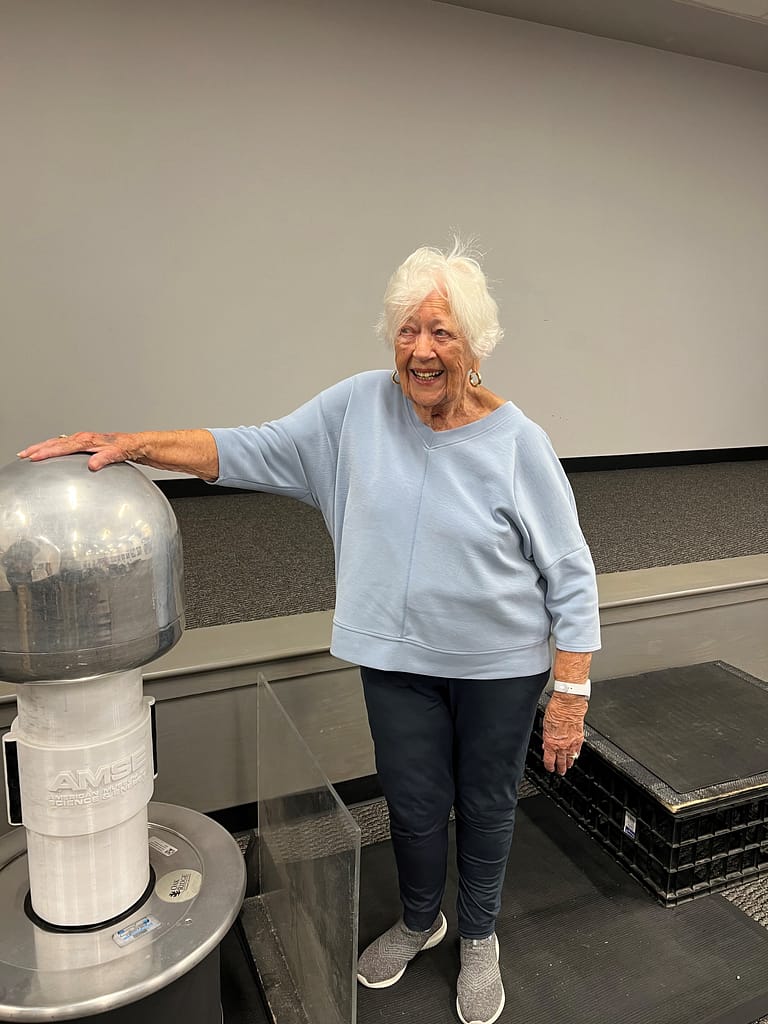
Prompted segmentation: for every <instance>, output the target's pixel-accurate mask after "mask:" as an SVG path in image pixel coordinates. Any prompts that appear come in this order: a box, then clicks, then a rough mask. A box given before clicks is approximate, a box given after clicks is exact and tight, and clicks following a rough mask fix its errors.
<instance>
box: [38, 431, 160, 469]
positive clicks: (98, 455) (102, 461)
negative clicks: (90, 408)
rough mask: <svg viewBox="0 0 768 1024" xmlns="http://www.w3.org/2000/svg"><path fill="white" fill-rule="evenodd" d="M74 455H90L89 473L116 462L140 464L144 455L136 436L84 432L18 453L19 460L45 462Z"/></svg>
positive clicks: (42, 442) (42, 443)
mask: <svg viewBox="0 0 768 1024" xmlns="http://www.w3.org/2000/svg"><path fill="white" fill-rule="evenodd" d="M75 452H91V453H92V457H91V458H90V459H89V460H88V469H91V470H94V471H96V470H98V469H103V468H104V467H105V466H109V465H110V464H111V463H113V462H139V461H141V451H140V447H139V439H138V435H137V434H94V433H89V432H87V431H81V432H80V433H78V434H61V435H60V436H59V437H50V438H48V440H47V441H39V442H38V443H37V444H32V445H30V446H29V447H28V448H25V449H24V450H23V451H21V452H19V453H18V457H19V458H20V459H29V461H30V462H42V461H43V460H44V459H53V458H56V457H57V456H59V455H72V454H74V453H75Z"/></svg>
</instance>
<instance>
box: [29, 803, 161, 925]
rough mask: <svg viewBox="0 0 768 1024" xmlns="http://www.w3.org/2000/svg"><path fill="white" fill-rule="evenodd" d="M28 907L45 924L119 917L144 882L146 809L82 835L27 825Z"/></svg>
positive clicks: (146, 872)
mask: <svg viewBox="0 0 768 1024" xmlns="http://www.w3.org/2000/svg"><path fill="white" fill-rule="evenodd" d="M27 857H28V861H29V891H30V896H31V900H32V909H33V910H34V912H35V913H36V914H37V915H38V917H41V918H42V919H43V920H44V921H47V922H48V923H49V924H55V925H59V926H62V925H63V926H67V927H72V926H76V925H80V926H87V925H91V924H98V923H100V922H101V921H111V920H112V919H113V918H116V917H119V916H120V915H121V914H123V913H124V912H125V911H126V910H128V908H129V907H132V906H133V905H134V903H136V902H137V901H138V900H139V899H140V898H141V896H142V894H143V893H144V892H145V891H146V888H147V886H148V885H149V855H148V849H147V809H146V807H144V808H142V810H141V811H139V813H138V814H136V815H134V816H133V817H132V818H130V819H129V820H128V821H123V822H121V823H120V824H119V825H114V826H113V827H112V828H107V829H104V831H102V832H95V833H94V834H93V835H84V836H44V835H39V834H38V833H36V832H31V831H30V830H29V829H27Z"/></svg>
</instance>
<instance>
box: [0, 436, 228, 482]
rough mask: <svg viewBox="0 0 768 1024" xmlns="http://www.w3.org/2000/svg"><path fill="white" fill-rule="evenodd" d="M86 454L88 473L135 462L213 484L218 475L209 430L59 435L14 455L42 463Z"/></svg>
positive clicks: (217, 462)
mask: <svg viewBox="0 0 768 1024" xmlns="http://www.w3.org/2000/svg"><path fill="white" fill-rule="evenodd" d="M75 452H90V453H91V457H90V459H89V460H88V469H91V470H97V469H103V468H104V467H105V466H109V465H110V463H112V462H138V463H139V465H141V466H151V467H152V468H153V469H166V470H169V471H170V472H172V473H190V474H191V475H192V476H199V477H200V478H201V480H208V481H209V482H211V483H212V482H213V481H215V480H216V479H217V477H218V475H219V451H218V448H217V447H216V441H215V440H214V438H213V434H211V432H210V431H209V430H203V429H195V430H144V431H141V433H138V434H93V433H89V432H88V431H83V432H81V433H79V434H62V435H61V436H60V437H50V438H49V439H48V440H47V441H40V442H39V443H38V444H32V445H30V446H29V448H25V449H24V451H22V452H19V453H18V457H19V458H20V459H29V461H30V462H42V461H43V459H53V458H55V457H56V456H57V455H74V453H75Z"/></svg>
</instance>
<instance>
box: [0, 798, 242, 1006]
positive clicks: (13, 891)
mask: <svg viewBox="0 0 768 1024" xmlns="http://www.w3.org/2000/svg"><path fill="white" fill-rule="evenodd" d="M149 820H150V824H149V857H150V866H151V869H152V871H153V873H154V877H155V884H154V886H153V888H152V891H151V892H150V894H149V896H148V897H147V899H146V900H145V902H144V903H143V904H142V906H141V907H139V908H138V909H135V910H134V911H133V912H131V913H130V914H128V915H127V916H126V917H125V919H124V920H122V921H119V922H118V923H116V924H112V925H109V926H107V927H104V928H101V929H97V930H91V931H79V932H62V931H56V930H53V929H50V930H49V929H47V928H45V927H43V926H41V925H39V924H35V923H33V921H32V920H31V919H30V917H29V916H28V914H27V912H26V910H25V901H26V897H27V894H28V891H29V878H28V873H27V861H26V849H25V835H24V833H23V832H22V831H21V830H19V831H17V832H14V833H12V834H11V835H9V836H6V837H5V838H3V839H2V840H0V1021H19V1020H24V1021H42V1020H45V1021H51V1020H68V1021H77V1020H79V1019H81V1018H88V1019H89V1020H90V1021H94V1020H98V1019H99V1017H101V1016H104V1015H106V1014H109V1017H110V1022H112V1021H115V1022H119V1024H132V1022H134V1021H136V1022H138V1021H141V1022H142V1024H145V1022H146V1021H147V1020H152V1019H153V1017H156V1019H159V1017H160V1016H165V1017H166V1019H183V1020H184V1021H185V1022H186V1024H220V1021H221V1007H220V998H219V955H218V947H219V943H220V942H221V940H222V938H223V937H224V935H225V934H226V933H227V931H228V930H229V928H230V927H231V925H232V923H233V921H234V920H235V918H236V916H237V914H238V911H239V910H240V906H241V904H242V900H243V895H244V892H245V864H244V861H243V857H242V854H241V853H240V848H239V847H238V845H237V843H236V842H235V840H234V839H233V838H232V837H231V836H230V834H229V833H228V832H226V831H225V830H224V829H223V828H221V826H220V825H217V824H216V823H215V822H214V821H211V819H210V818H207V817H205V816H204V815H202V814H199V813H198V812H196V811H191V810H188V809H187V808H183V807H175V806H172V805H170V804H159V803H153V804H150V805H149ZM177 982H178V984H176V983H177Z"/></svg>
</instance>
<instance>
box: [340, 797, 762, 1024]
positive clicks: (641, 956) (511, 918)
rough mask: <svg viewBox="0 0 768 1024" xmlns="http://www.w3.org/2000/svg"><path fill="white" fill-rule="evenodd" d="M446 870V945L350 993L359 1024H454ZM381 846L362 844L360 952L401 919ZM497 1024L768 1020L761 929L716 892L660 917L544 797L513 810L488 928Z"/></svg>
mask: <svg viewBox="0 0 768 1024" xmlns="http://www.w3.org/2000/svg"><path fill="white" fill-rule="evenodd" d="M450 857H451V865H450V869H449V880H448V888H447V891H446V896H445V899H444V901H443V910H444V911H445V914H446V917H447V918H448V923H449V931H448V935H447V937H446V939H445V940H444V941H443V942H442V943H441V945H439V946H437V947H436V948H435V949H432V950H429V951H428V952H426V953H422V954H421V955H420V956H418V957H417V958H416V960H415V961H414V962H413V963H412V964H411V965H410V966H409V967H408V969H407V970H406V972H405V974H404V976H403V978H402V980H401V981H399V982H398V983H397V984H396V985H395V986H393V987H392V988H388V989H379V990H371V989H367V988H363V987H362V986H361V987H359V989H358V1018H357V1019H358V1024H382V1022H385V1021H386V1022H393V1021H409V1022H415V1021H418V1022H419V1024H455V1022H456V1020H457V1019H458V1018H457V1016H456V1009H455V1005H456V976H457V973H458V968H459V957H458V948H457V947H458V941H457V933H456V918H455V912H454V903H455V898H456V877H455V869H454V867H453V863H452V861H453V847H452V849H451V854H450ZM399 913H400V904H399V899H398V893H397V881H396V874H395V864H394V855H393V853H392V848H391V844H390V843H389V842H384V843H378V844H376V845H373V846H368V847H364V848H363V853H362V865H361V890H360V945H361V948H362V947H364V946H365V945H367V944H368V942H370V941H371V940H372V939H373V938H375V937H376V935H378V934H379V933H380V932H382V931H383V930H384V929H386V928H388V927H389V925H391V924H392V923H393V921H394V920H395V919H396V918H397V916H398V914H399ZM497 934H498V937H499V943H500V948H501V965H502V973H503V977H504V982H505V987H506V993H507V1003H506V1007H505V1009H504V1011H503V1013H502V1015H501V1017H500V1018H499V1024H520V1022H525V1024H581V1022H584V1021H589V1022H590V1024H616V1022H617V1021H627V1022H631V1024H752V1022H754V1021H756V1020H758V1019H759V1018H760V1017H761V1016H763V1014H764V1013H766V1012H768V932H766V931H765V930H764V929H763V928H761V927H760V926H759V925H758V924H756V923H755V922H754V921H752V920H751V919H750V918H748V917H747V916H746V915H745V914H743V913H742V912H741V911H740V910H737V909H736V907H734V906H732V905H731V904H730V903H729V902H728V901H727V900H726V899H724V898H723V897H722V896H717V895H715V896H712V897H710V898H709V899H707V900H697V901H695V902H692V903H687V904H685V905H684V906H681V907H679V908H677V909H675V910H666V909H664V908H663V907H661V906H659V904H658V903H656V902H654V901H653V900H651V899H649V898H648V896H647V894H646V893H645V892H644V891H643V889H642V888H641V887H640V886H639V885H638V884H637V882H635V880H634V879H632V878H630V877H629V876H628V875H627V874H626V873H625V872H624V871H622V870H621V868H619V867H618V866H617V865H616V863H615V862H614V861H613V860H612V858H611V857H610V856H609V855H608V854H607V853H605V852H604V851H603V850H601V849H600V847H599V846H597V844H595V843H593V842H592V841H591V840H590V838H589V837H588V836H587V835H586V834H585V833H584V832H583V831H581V830H580V829H579V828H578V826H577V825H576V824H575V823H574V822H573V821H572V820H571V819H570V818H569V817H568V816H567V815H566V814H564V813H563V812H562V811H560V810H559V809H558V808H557V807H556V806H555V805H554V804H553V803H552V802H551V801H550V800H548V799H547V798H546V797H544V796H538V797H531V798H529V799H526V800H523V801H521V803H520V807H519V810H518V822H517V828H516V832H515V838H514V840H513V843H512V852H511V855H510V860H509V866H508V869H507V878H506V882H505V886H504V898H503V907H502V913H501V916H500V917H499V919H498V921H497Z"/></svg>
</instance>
